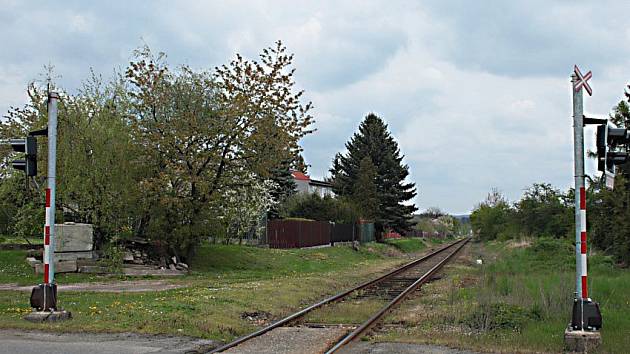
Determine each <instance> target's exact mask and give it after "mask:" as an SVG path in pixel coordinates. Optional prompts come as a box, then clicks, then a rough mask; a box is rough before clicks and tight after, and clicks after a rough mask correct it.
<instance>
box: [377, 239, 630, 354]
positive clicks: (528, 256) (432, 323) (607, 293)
mask: <svg viewBox="0 0 630 354" xmlns="http://www.w3.org/2000/svg"><path fill="white" fill-rule="evenodd" d="M467 252H468V256H467V258H468V259H467V260H466V261H465V262H460V264H459V265H453V266H448V267H447V270H446V276H445V277H444V278H443V279H442V280H440V281H437V282H433V283H429V284H427V285H425V286H424V287H423V291H424V292H425V293H426V294H425V295H426V296H422V297H419V298H417V299H416V300H414V301H411V302H409V303H407V304H404V305H403V306H402V307H401V309H400V311H399V312H398V313H397V314H396V315H395V316H394V318H393V319H390V320H391V321H392V322H400V321H403V322H404V323H406V324H407V326H408V329H407V330H406V331H403V332H393V331H392V332H387V333H383V334H381V335H379V336H377V337H376V340H405V341H414V342H427V343H435V344H446V345H451V346H457V347H464V348H472V349H477V350H491V351H502V352H541V351H542V352H562V350H563V346H564V340H563V333H564V329H565V328H566V326H567V324H568V323H569V321H570V312H571V306H572V298H573V291H574V281H575V275H574V274H575V273H574V267H575V259H574V258H573V255H574V253H573V252H574V250H573V246H572V245H571V243H570V241H564V240H549V239H542V240H537V241H534V242H533V243H532V245H531V246H529V247H512V246H510V244H509V243H506V242H493V243H489V244H477V245H472V247H471V249H470V250H469V251H467ZM476 259H482V260H483V261H484V265H483V266H478V265H476V264H475V263H474V260H476ZM589 279H590V282H591V284H590V295H591V297H592V298H593V299H594V300H595V301H598V302H599V303H600V306H601V310H602V316H603V320H604V327H603V329H602V331H601V333H602V341H603V345H602V347H601V348H600V349H599V352H601V353H625V352H627V348H630V336H628V333H630V270H628V269H619V268H616V267H615V266H614V265H613V263H612V260H611V259H610V258H609V257H606V256H602V255H599V254H594V255H592V256H591V257H589ZM427 307H429V308H431V309H432V313H431V314H421V315H420V314H416V312H414V311H418V310H419V309H422V308H427ZM462 333H468V335H462Z"/></svg>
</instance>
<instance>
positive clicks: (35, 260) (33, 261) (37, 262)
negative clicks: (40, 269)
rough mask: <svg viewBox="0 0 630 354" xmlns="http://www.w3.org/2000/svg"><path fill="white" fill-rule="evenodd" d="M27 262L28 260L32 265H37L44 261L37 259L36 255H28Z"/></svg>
mask: <svg viewBox="0 0 630 354" xmlns="http://www.w3.org/2000/svg"><path fill="white" fill-rule="evenodd" d="M26 262H28V264H29V265H30V266H31V267H35V265H37V264H40V263H42V262H41V261H38V260H37V259H35V257H26Z"/></svg>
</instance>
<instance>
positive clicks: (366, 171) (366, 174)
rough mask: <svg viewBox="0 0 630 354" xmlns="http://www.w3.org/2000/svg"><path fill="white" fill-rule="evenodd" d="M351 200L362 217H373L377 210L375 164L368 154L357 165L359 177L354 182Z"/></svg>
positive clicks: (369, 218)
mask: <svg viewBox="0 0 630 354" xmlns="http://www.w3.org/2000/svg"><path fill="white" fill-rule="evenodd" d="M351 199H352V201H354V203H356V207H357V210H358V211H359V212H360V215H361V217H362V218H364V219H368V220H371V219H374V217H376V211H377V210H378V191H377V189H376V166H374V164H373V163H372V160H371V159H370V157H369V156H365V157H364V158H363V159H362V160H361V164H360V165H359V178H358V179H357V182H356V183H355V184H354V188H353V193H352V198H351Z"/></svg>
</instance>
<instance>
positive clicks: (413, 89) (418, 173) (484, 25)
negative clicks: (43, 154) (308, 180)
mask: <svg viewBox="0 0 630 354" xmlns="http://www.w3.org/2000/svg"><path fill="white" fill-rule="evenodd" d="M629 10H630V2H627V1H617V2H607V1H590V2H587V1H575V0H573V1H557V2H552V1H522V2H516V1H509V2H508V1H474V2H473V1H464V0H462V1H444V0H437V1H382V2H381V1H354V2H350V1H348V2H344V1H312V2H306V1H242V2H239V1H203V2H202V1H198V2H196V1H195V2H193V1H176V2H175V1H113V0H112V1H107V2H100V3H93V2H87V1H85V2H84V1H62V2H56V1H46V2H45V1H18V0H16V1H6V0H0V38H2V42H1V48H0V111H1V112H3V113H4V112H6V111H7V109H8V107H9V106H21V105H23V104H24V103H25V102H26V95H25V88H26V86H27V84H28V83H29V82H30V81H33V80H37V79H38V78H40V74H41V73H42V72H43V66H44V65H47V64H52V65H54V66H55V71H56V73H57V74H58V75H59V76H60V78H59V79H58V82H59V84H60V86H62V87H63V88H64V89H65V90H67V91H69V92H73V91H74V90H76V89H77V88H78V87H79V86H80V83H81V81H82V80H83V79H85V78H86V77H87V76H88V75H89V71H90V68H93V69H94V70H95V71H96V72H97V73H101V74H103V75H104V76H105V77H109V76H110V75H111V74H112V72H113V70H114V68H120V67H124V66H125V65H126V64H127V63H128V61H129V59H130V56H131V51H132V50H133V49H134V48H136V47H138V46H139V45H142V44H143V43H146V44H148V45H149V46H150V47H151V48H152V49H153V50H154V51H163V52H166V53H167V55H168V61H169V63H171V64H188V65H191V66H192V67H193V68H197V69H206V68H208V69H209V68H212V67H214V66H216V65H219V64H223V63H226V62H228V61H229V60H230V59H231V58H232V57H233V55H234V54H235V53H236V52H239V53H242V54H243V55H245V56H247V57H249V58H252V59H255V58H256V56H257V54H258V53H259V52H260V51H261V49H262V48H264V47H267V46H270V45H273V43H274V41H276V40H278V39H280V40H282V41H283V42H284V43H285V44H286V45H287V47H288V49H289V50H290V51H291V52H293V53H295V67H296V68H297V72H296V80H297V82H298V84H299V86H300V87H301V88H303V89H304V90H306V96H307V99H309V100H312V101H313V103H314V105H315V110H314V112H313V113H314V116H315V118H316V120H317V122H316V125H315V126H316V128H317V129H318V130H317V132H316V133H315V134H313V135H311V136H309V137H308V138H306V139H305V140H304V141H303V147H304V149H305V152H304V156H305V158H306V160H307V163H309V164H310V165H311V169H310V173H311V175H312V176H313V177H316V178H321V177H323V176H325V174H326V173H327V170H328V168H329V166H330V162H331V160H332V158H333V156H334V154H335V153H336V152H337V151H341V150H343V149H344V143H345V142H346V141H347V140H348V138H349V137H350V136H351V135H352V134H353V133H354V132H355V130H356V129H357V127H358V125H359V123H360V121H361V120H362V118H363V117H364V116H365V115H366V114H367V113H369V112H375V113H377V114H378V115H380V116H381V117H382V118H384V119H385V120H386V122H387V123H388V124H389V128H390V130H391V132H392V133H393V135H394V136H395V138H396V139H397V141H398V142H399V144H400V147H401V150H402V152H403V154H404V155H405V156H406V157H405V161H406V163H407V164H408V165H409V167H410V171H411V179H412V180H413V181H415V182H416V184H417V187H418V192H419V193H418V197H417V198H416V200H415V202H416V204H417V205H418V207H419V208H420V209H421V210H423V209H426V208H428V207H440V208H442V209H443V210H446V211H448V212H452V213H466V212H469V211H470V210H471V209H472V208H473V207H474V206H475V204H477V203H478V202H479V201H481V200H482V199H484V197H485V195H486V194H487V193H488V191H489V190H490V189H491V188H493V187H496V188H498V189H499V190H501V191H502V192H503V193H504V194H505V195H506V196H507V197H508V198H509V199H511V200H515V199H518V198H519V197H520V195H521V194H522V192H523V189H525V188H526V187H527V186H529V185H531V184H532V183H534V182H549V183H551V184H553V185H554V186H557V187H559V188H561V189H566V188H567V187H569V186H570V185H571V183H572V176H573V173H572V163H573V157H572V151H573V150H572V149H573V145H572V144H573V143H572V127H571V123H572V120H571V101H570V83H569V76H570V74H571V71H572V68H573V65H574V64H578V65H579V66H580V67H581V68H582V71H583V72H586V71H588V70H592V71H593V79H592V80H591V85H592V87H593V90H594V94H593V97H592V98H591V97H587V98H585V107H586V111H587V112H592V113H593V114H599V115H607V114H608V113H609V112H610V109H611V107H612V106H613V105H615V104H616V103H617V102H618V101H619V100H620V99H621V98H622V97H623V90H624V87H625V85H626V84H627V83H628V81H629V80H630V21H628V15H629V14H630V11H629ZM592 134H593V133H592V131H587V134H586V139H587V142H588V145H593V144H592V143H591V141H594V135H592ZM587 172H590V173H594V165H593V163H588V164H587Z"/></svg>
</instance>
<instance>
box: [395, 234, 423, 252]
mask: <svg viewBox="0 0 630 354" xmlns="http://www.w3.org/2000/svg"><path fill="white" fill-rule="evenodd" d="M385 243H387V244H389V245H392V246H394V247H396V248H398V249H399V250H401V251H403V252H406V253H414V252H418V251H422V250H423V249H425V248H426V247H427V245H426V244H425V243H424V241H423V240H422V239H420V238H415V237H414V238H399V239H390V240H387V241H385Z"/></svg>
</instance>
